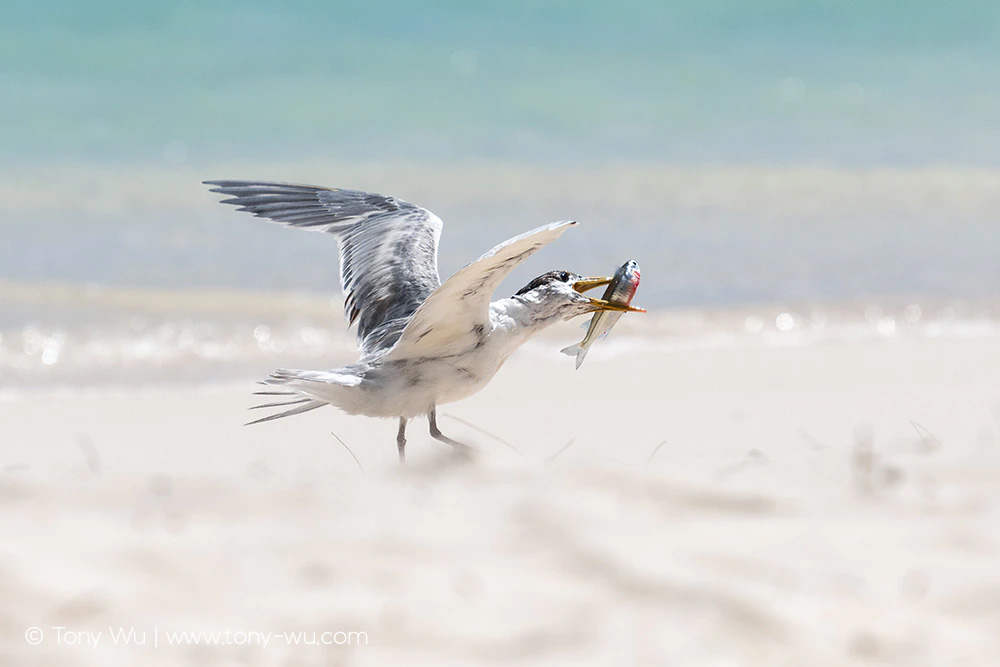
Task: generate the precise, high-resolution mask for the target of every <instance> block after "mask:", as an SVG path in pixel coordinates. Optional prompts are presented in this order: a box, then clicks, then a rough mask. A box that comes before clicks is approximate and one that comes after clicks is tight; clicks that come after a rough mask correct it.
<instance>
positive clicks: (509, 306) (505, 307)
mask: <svg viewBox="0 0 1000 667" xmlns="http://www.w3.org/2000/svg"><path fill="white" fill-rule="evenodd" d="M560 319H562V318H561V317H560V313H559V311H558V310H557V309H551V308H546V307H545V306H544V304H539V303H534V302H531V301H526V300H524V299H521V298H518V297H510V298H507V299H500V300H499V301H494V302H493V303H491V304H490V321H491V324H492V325H493V330H492V332H491V335H492V336H496V337H497V338H498V339H499V340H502V341H503V342H504V345H505V347H506V346H509V347H510V351H509V352H508V354H510V353H512V352H513V351H514V350H516V349H517V348H518V347H520V346H521V345H523V344H524V343H525V342H526V341H527V340H528V339H529V338H531V337H532V336H534V335H535V334H537V333H538V332H539V331H542V330H543V329H546V328H548V327H549V326H551V325H553V324H555V323H556V322H558V321H559V320H560Z"/></svg>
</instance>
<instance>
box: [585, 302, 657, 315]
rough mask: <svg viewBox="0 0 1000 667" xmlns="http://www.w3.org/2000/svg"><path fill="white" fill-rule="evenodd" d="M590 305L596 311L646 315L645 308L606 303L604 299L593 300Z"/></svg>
mask: <svg viewBox="0 0 1000 667" xmlns="http://www.w3.org/2000/svg"><path fill="white" fill-rule="evenodd" d="M590 305H591V306H593V307H594V310H613V311H617V312H619V313H645V312H646V309H645V308H636V307H635V306H629V305H627V304H624V305H621V304H617V303H611V302H610V301H605V300H604V299H591V300H590Z"/></svg>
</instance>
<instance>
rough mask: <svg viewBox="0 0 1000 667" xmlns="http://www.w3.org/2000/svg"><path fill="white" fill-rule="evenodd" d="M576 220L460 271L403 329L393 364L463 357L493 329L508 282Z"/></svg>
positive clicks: (514, 242) (530, 235) (517, 240)
mask: <svg viewBox="0 0 1000 667" xmlns="http://www.w3.org/2000/svg"><path fill="white" fill-rule="evenodd" d="M575 224H576V222H575V221H572V220H570V221H566V222H554V223H552V224H548V225H545V226H543V227H538V228H537V229H533V230H531V231H530V232H527V233H525V234H521V235H520V236H515V237H514V238H512V239H509V240H507V241H504V242H503V243H501V244H500V245H498V246H496V247H495V248H493V249H492V250H490V251H489V252H487V253H486V254H485V255H483V256H482V257H480V258H479V259H477V260H476V261H474V262H472V263H471V264H469V265H467V266H465V267H464V268H462V269H459V271H458V272H457V273H455V275H453V276H452V277H450V278H448V279H447V280H446V281H444V284H442V285H441V286H440V287H438V288H437V289H436V290H434V292H433V293H432V294H431V295H430V296H428V297H427V299H426V301H424V303H423V304H422V305H421V306H420V308H418V309H417V311H416V312H415V313H414V314H413V317H412V318H411V319H410V321H409V323H408V324H407V325H406V328H405V329H404V330H403V334H402V336H400V338H399V340H398V342H396V344H395V346H394V347H393V348H392V349H391V350H390V351H389V352H388V355H387V357H386V358H387V359H388V358H391V359H394V360H398V359H412V358H414V357H422V356H429V355H443V354H449V353H457V352H459V351H461V350H463V349H465V348H466V347H467V346H469V345H470V344H475V342H476V339H477V338H478V337H480V336H481V335H482V334H483V333H484V332H485V331H487V330H488V325H489V316H490V315H489V308H490V299H491V298H492V296H493V292H494V291H496V288H497V287H498V286H499V285H500V283H501V282H502V281H503V279H504V278H506V277H507V275H508V274H509V273H510V272H511V271H513V270H514V267H516V266H517V265H518V264H520V263H521V262H523V261H524V260H526V259H527V258H528V257H530V256H531V255H532V254H534V253H535V251H537V250H538V249H539V248H541V247H542V246H545V245H548V244H549V243H552V242H553V241H555V240H556V239H557V238H559V237H560V236H562V233H563V232H565V231H566V230H567V229H568V228H569V227H571V226H573V225H575Z"/></svg>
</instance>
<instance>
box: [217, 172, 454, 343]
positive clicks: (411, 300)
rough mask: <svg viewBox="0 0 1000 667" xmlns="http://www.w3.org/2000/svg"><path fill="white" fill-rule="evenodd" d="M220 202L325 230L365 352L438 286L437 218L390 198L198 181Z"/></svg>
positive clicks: (392, 333) (394, 333)
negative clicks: (334, 245) (336, 248)
mask: <svg viewBox="0 0 1000 667" xmlns="http://www.w3.org/2000/svg"><path fill="white" fill-rule="evenodd" d="M205 184H206V185H212V186H215V187H213V188H212V192H220V193H222V194H226V195H230V196H231V197H232V198H231V199H224V200H222V203H223V204H233V205H234V206H239V207H240V208H239V210H241V211H247V212H249V213H252V214H254V215H255V216H257V217H259V218H268V219H270V220H273V221H275V222H279V223H282V224H284V225H286V226H288V227H300V228H302V229H309V230H313V231H319V232H329V233H331V234H333V235H335V237H336V238H337V241H338V242H339V244H340V286H341V288H342V289H343V291H344V298H345V301H344V311H345V315H346V316H347V318H348V321H349V322H350V324H354V322H355V321H357V323H358V342H359V344H360V345H361V349H362V350H363V351H364V352H370V351H372V349H371V348H382V347H383V346H385V345H386V344H387V343H388V344H390V345H391V343H394V342H395V339H396V338H397V337H398V335H399V332H400V331H401V330H402V328H403V323H405V321H406V320H407V319H408V318H409V317H410V315H412V314H413V313H414V311H416V310H417V308H418V307H419V306H420V304H421V303H423V302H424V300H425V299H426V298H427V297H428V295H430V294H431V293H432V292H433V291H434V290H435V289H437V287H438V286H439V285H441V278H440V277H439V276H438V268H437V246H438V239H439V238H440V236H441V228H442V226H443V225H442V223H441V219H440V218H438V217H437V216H436V215H434V214H433V213H431V212H430V211H428V210H427V209H424V208H421V207H419V206H415V205H413V204H410V203H409V202H405V201H403V200H401V199H396V198H395V197H386V196H384V195H378V194H372V193H370V192H359V191H357V190H338V189H335V188H324V187H319V186H315V185H294V184H290V183H276V182H267V181H205Z"/></svg>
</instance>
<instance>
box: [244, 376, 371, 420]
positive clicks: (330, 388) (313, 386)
mask: <svg viewBox="0 0 1000 667" xmlns="http://www.w3.org/2000/svg"><path fill="white" fill-rule="evenodd" d="M360 383H361V378H359V377H358V376H356V375H351V374H347V373H341V372H337V371H299V370H291V369H287V368H279V369H278V370H276V371H274V373H272V374H271V375H270V376H269V377H268V378H267V379H266V380H264V381H263V382H261V384H263V385H268V386H277V387H281V389H277V390H267V391H256V392H254V395H256V396H280V397H282V398H281V399H279V400H277V401H275V402H273V403H264V404H262V405H255V406H253V407H252V408H250V409H251V410H260V409H263V408H279V407H280V408H284V407H288V408H289V409H288V410H285V411H283V412H279V413H276V414H273V415H268V416H267V417H262V418H260V419H255V420H253V421H251V422H249V423H248V424H247V426H250V425H251V424H260V423H263V422H267V421H271V420H272V419H280V418H282V417H291V416H292V415H299V414H302V413H303V412H309V411H310V410H315V409H316V408H321V407H323V406H324V405H328V404H330V405H338V406H339V404H340V402H341V401H339V400H338V399H340V398H342V392H343V391H344V388H346V387H353V386H356V385H358V384H360ZM286 399H287V400H286ZM289 406H291V407H289Z"/></svg>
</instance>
